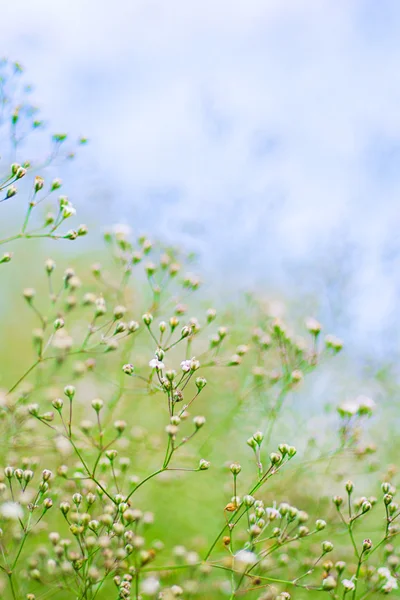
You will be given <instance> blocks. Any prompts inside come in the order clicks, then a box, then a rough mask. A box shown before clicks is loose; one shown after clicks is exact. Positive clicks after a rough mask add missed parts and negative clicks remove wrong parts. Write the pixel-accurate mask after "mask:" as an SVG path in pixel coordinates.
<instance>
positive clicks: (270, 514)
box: [265, 507, 281, 521]
mask: <svg viewBox="0 0 400 600" xmlns="http://www.w3.org/2000/svg"><path fill="white" fill-rule="evenodd" d="M265 514H266V515H267V518H268V519H269V520H270V521H274V520H275V519H280V518H281V513H280V512H279V510H277V509H276V508H273V507H269V508H266V509H265Z"/></svg>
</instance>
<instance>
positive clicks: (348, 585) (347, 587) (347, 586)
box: [342, 579, 356, 592]
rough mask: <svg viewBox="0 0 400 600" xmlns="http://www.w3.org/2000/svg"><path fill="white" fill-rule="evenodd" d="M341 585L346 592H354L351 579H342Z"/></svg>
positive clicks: (353, 584)
mask: <svg viewBox="0 0 400 600" xmlns="http://www.w3.org/2000/svg"><path fill="white" fill-rule="evenodd" d="M342 585H343V587H344V589H345V590H346V592H353V591H354V590H355V587H356V585H355V583H354V581H352V580H351V579H343V581H342Z"/></svg>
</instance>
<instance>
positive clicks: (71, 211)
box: [63, 203, 76, 219]
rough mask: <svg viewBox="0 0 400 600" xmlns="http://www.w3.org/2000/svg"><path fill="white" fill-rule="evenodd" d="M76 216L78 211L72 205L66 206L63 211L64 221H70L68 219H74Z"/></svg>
mask: <svg viewBox="0 0 400 600" xmlns="http://www.w3.org/2000/svg"><path fill="white" fill-rule="evenodd" d="M74 215H76V209H75V208H74V207H73V206H72V204H70V203H68V204H66V206H64V209H63V217H64V219H68V217H73V216H74Z"/></svg>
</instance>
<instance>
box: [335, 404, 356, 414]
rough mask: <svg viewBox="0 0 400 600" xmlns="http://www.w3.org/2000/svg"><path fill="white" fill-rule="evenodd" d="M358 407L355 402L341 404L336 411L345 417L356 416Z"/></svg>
mask: <svg viewBox="0 0 400 600" xmlns="http://www.w3.org/2000/svg"><path fill="white" fill-rule="evenodd" d="M358 408H359V405H358V403H357V402H343V403H342V404H340V405H339V407H338V411H339V413H340V414H342V415H344V416H346V417H352V416H354V415H355V414H357V411H358Z"/></svg>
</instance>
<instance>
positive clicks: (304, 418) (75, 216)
mask: <svg viewBox="0 0 400 600" xmlns="http://www.w3.org/2000/svg"><path fill="white" fill-rule="evenodd" d="M1 77H2V79H1V81H2V106H1V109H2V112H1V120H0V126H1V128H2V129H1V132H2V137H1V139H2V144H3V146H4V151H3V152H2V153H1V155H2V160H1V171H0V172H1V179H0V190H1V196H0V204H1V206H0V213H1V216H2V218H1V221H0V224H1V227H0V244H1V252H0V278H1V290H2V293H1V298H0V305H1V310H2V318H1V321H0V322H1V326H0V327H1V341H2V343H1V348H0V365H1V368H0V377H1V378H0V418H1V419H0V428H1V429H0V430H1V441H2V443H1V469H0V528H1V538H0V548H1V555H0V591H1V597H2V598H4V599H6V600H17V599H18V600H20V599H21V600H22V599H26V600H35V599H36V600H38V599H41V598H43V599H47V598H55V599H60V600H67V599H74V600H78V599H79V600H84V599H86V600H94V599H95V598H96V599H97V600H102V599H104V600H108V599H112V600H117V599H124V600H129V599H132V600H138V599H139V598H142V599H144V598H153V599H157V598H162V599H169V600H171V599H173V598H199V599H200V598H202V599H214V598H215V599H218V598H221V599H223V598H227V599H231V600H232V599H234V598H242V597H243V598H249V600H251V599H254V600H255V599H258V600H288V599H290V598H292V599H296V600H303V599H306V598H320V597H321V596H322V597H327V598H328V597H331V598H333V599H342V598H345V599H347V600H364V599H367V598H369V599H370V600H372V599H374V598H378V597H382V596H384V595H388V594H391V596H392V597H398V596H399V591H398V584H397V580H398V571H399V554H398V546H397V535H398V533H399V531H400V530H399V525H398V523H399V521H398V517H399V516H400V507H399V505H398V503H397V502H396V481H397V478H398V468H397V465H396V462H397V457H398V443H397V439H396V418H397V413H396V406H395V403H394V402H393V400H395V398H396V394H397V386H396V383H395V381H394V379H393V378H392V377H390V371H388V373H385V372H380V373H373V374H372V375H371V374H365V379H366V380H365V382H363V381H360V376H359V374H357V376H356V374H354V375H353V374H352V362H351V359H350V358H349V357H348V356H346V340H341V339H339V338H338V337H337V336H336V335H335V332H329V331H325V329H324V326H323V324H321V323H319V321H318V320H317V319H316V318H315V315H314V314H302V306H303V304H302V302H301V299H296V297H295V296H294V297H293V298H288V299H287V306H286V310H285V312H284V313H282V310H281V309H282V306H281V304H282V303H281V302H280V303H279V304H278V305H277V303H276V302H275V301H274V300H275V299H274V298H273V297H272V296H270V295H269V294H268V293H265V294H261V295H258V294H256V293H250V292H249V293H248V294H244V295H243V296H242V297H240V298H238V297H237V296H234V299H233V300H229V298H224V299H221V298H220V297H218V294H216V293H215V294H213V292H212V290H213V287H212V284H211V285H210V286H208V287H207V289H206V290H204V289H203V288H204V285H203V284H204V281H206V278H207V273H202V272H201V268H200V272H199V271H198V270H197V269H198V268H199V267H198V265H197V264H196V262H195V261H193V259H192V257H191V256H190V254H189V255H188V254H187V253H186V252H184V251H183V250H182V249H181V247H180V244H179V240H176V245H175V246H174V247H172V246H170V245H166V244H164V243H162V241H160V240H157V239H152V238H151V237H149V236H144V235H141V234H140V233H139V232H138V231H135V230H134V228H131V227H128V226H126V225H125V224H111V225H110V224H108V225H107V227H105V228H104V231H103V234H102V235H103V243H102V245H101V246H99V245H98V243H97V241H94V242H93V243H91V242H90V235H91V229H90V223H89V226H86V225H84V224H80V221H79V202H77V203H76V206H75V204H74V201H73V199H72V198H71V199H70V198H69V197H68V196H67V193H68V187H69V182H68V181H64V180H63V179H61V178H59V177H54V176H53V173H54V170H57V169H58V168H59V169H60V171H61V170H62V165H63V164H64V163H65V162H71V161H79V153H80V152H83V151H84V146H85V145H86V144H87V140H86V139H85V138H80V139H78V140H76V142H71V140H70V139H69V136H68V135H67V134H65V133H53V134H48V132H46V130H44V122H42V121H41V119H40V118H39V116H38V113H37V111H36V109H34V107H33V106H31V104H30V102H29V94H28V95H27V93H28V92H29V90H27V89H26V86H25V85H24V83H23V82H24V79H23V78H24V74H23V72H22V69H21V67H20V66H19V65H18V64H15V63H11V62H9V61H3V63H2V65H1ZM39 134H40V135H42V136H43V135H45V136H48V138H49V140H50V141H49V146H48V149H47V151H46V153H45V154H44V157H42V158H40V157H39V158H32V157H31V155H30V154H29V156H28V152H27V148H28V147H29V151H31V149H32V148H33V150H35V143H34V142H32V140H35V139H36V137H35V136H36V135H39ZM28 144H29V145H28ZM38 147H39V146H38ZM42 148H43V145H42V143H41V144H40V149H41V150H42ZM75 154H77V156H75ZM77 169H78V167H77ZM69 171H71V169H69ZM72 173H73V169H72ZM76 176H78V170H77V175H76ZM70 177H73V174H72V175H70ZM104 222H105V223H106V222H108V223H109V215H104ZM96 239H97V238H96ZM223 275H224V274H223V273H222V274H221V279H222V280H223ZM281 313H282V314H281ZM357 387H359V388H360V391H357ZM366 387H368V389H372V390H373V391H374V393H375V396H374V397H373V398H372V397H369V396H368V395H365V393H364V390H365V388H366Z"/></svg>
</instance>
